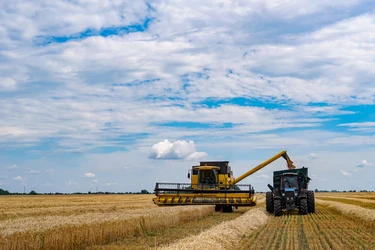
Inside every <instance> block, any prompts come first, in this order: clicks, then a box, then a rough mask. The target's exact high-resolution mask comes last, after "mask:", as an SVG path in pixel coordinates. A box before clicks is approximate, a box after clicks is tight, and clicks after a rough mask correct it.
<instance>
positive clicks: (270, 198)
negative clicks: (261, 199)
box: [266, 192, 273, 213]
mask: <svg viewBox="0 0 375 250" xmlns="http://www.w3.org/2000/svg"><path fill="white" fill-rule="evenodd" d="M266 210H267V212H269V213H273V194H272V192H267V193H266Z"/></svg>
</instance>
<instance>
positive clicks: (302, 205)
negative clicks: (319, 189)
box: [299, 198, 307, 215]
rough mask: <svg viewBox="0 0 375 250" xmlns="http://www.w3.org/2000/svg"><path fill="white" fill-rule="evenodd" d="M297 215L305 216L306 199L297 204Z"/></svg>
mask: <svg viewBox="0 0 375 250" xmlns="http://www.w3.org/2000/svg"><path fill="white" fill-rule="evenodd" d="M299 214H302V215H305V214H307V199H305V198H303V199H301V200H300V202H299Z"/></svg>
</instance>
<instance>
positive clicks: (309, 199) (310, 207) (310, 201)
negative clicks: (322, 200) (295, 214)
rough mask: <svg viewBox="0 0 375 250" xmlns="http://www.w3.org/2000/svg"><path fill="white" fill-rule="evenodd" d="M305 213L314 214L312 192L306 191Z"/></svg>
mask: <svg viewBox="0 0 375 250" xmlns="http://www.w3.org/2000/svg"><path fill="white" fill-rule="evenodd" d="M307 212H308V213H315V197H314V191H311V190H309V191H307Z"/></svg>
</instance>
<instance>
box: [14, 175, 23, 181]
mask: <svg viewBox="0 0 375 250" xmlns="http://www.w3.org/2000/svg"><path fill="white" fill-rule="evenodd" d="M13 180H16V181H23V180H26V178H24V177H22V176H20V175H19V176H16V177H14V178H13Z"/></svg>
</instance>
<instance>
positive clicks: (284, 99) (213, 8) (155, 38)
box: [0, 0, 375, 193]
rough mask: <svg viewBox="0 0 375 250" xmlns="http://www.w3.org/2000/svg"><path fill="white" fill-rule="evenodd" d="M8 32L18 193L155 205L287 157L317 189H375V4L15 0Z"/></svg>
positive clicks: (4, 41) (3, 121)
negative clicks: (221, 173) (165, 194)
mask: <svg viewBox="0 0 375 250" xmlns="http://www.w3.org/2000/svg"><path fill="white" fill-rule="evenodd" d="M0 23H1V25H0V107H1V108H0V170H1V172H0V188H2V189H6V190H9V191H10V192H23V191H24V189H25V190H26V192H29V191H31V190H35V191H36V192H41V193H44V192H64V193H65V192H88V191H91V192H95V191H96V190H98V191H103V192H105V191H107V192H138V191H140V190H142V189H147V190H148V191H153V189H154V187H155V183H156V182H173V183H175V182H183V183H188V182H189V179H187V173H188V170H189V168H191V166H193V165H198V164H199V161H202V160H215V161H220V160H223V161H230V165H231V166H232V170H233V173H234V176H235V177H236V176H239V175H241V174H243V173H244V172H246V171H248V170H250V169H251V168H253V167H255V166H256V165H258V164H259V163H261V162H263V161H264V160H266V159H268V158H269V157H271V156H273V155H275V154H277V153H278V152H280V151H281V150H287V152H288V154H289V156H290V158H291V159H292V160H293V161H294V164H295V165H296V166H297V167H303V166H304V167H308V168H309V174H310V177H311V178H312V180H311V183H310V189H321V190H352V189H356V190H375V186H374V184H373V183H374V182H375V165H374V164H375V153H374V152H375V83H374V79H375V2H374V1H371V0H367V1H366V0H363V1H361V0H347V1H341V0H332V1H326V0H324V1H323V0H316V1H308V0H284V1H283V0H278V1H264V0H250V1H248V0H237V1H236V0H233V1H229V0H207V1H198V0H189V1H171V0H150V1H145V0H138V1H130V0H127V1H121V0H113V1H109V0H96V1H95V0H92V1H85V0H74V1H73V0H71V1H69V0H66V1H47V2H46V1H39V0H35V1H19V0H14V1H1V2H0ZM282 169H286V163H285V161H284V160H283V159H279V160H277V161H275V162H274V163H272V164H270V165H268V166H267V167H265V168H263V169H262V170H260V171H258V172H257V173H255V174H253V175H251V176H249V177H248V178H246V179H245V180H243V181H242V182H241V183H243V184H252V185H253V186H254V189H255V190H256V191H267V190H268V188H267V184H268V183H272V173H273V171H276V170H282Z"/></svg>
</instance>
